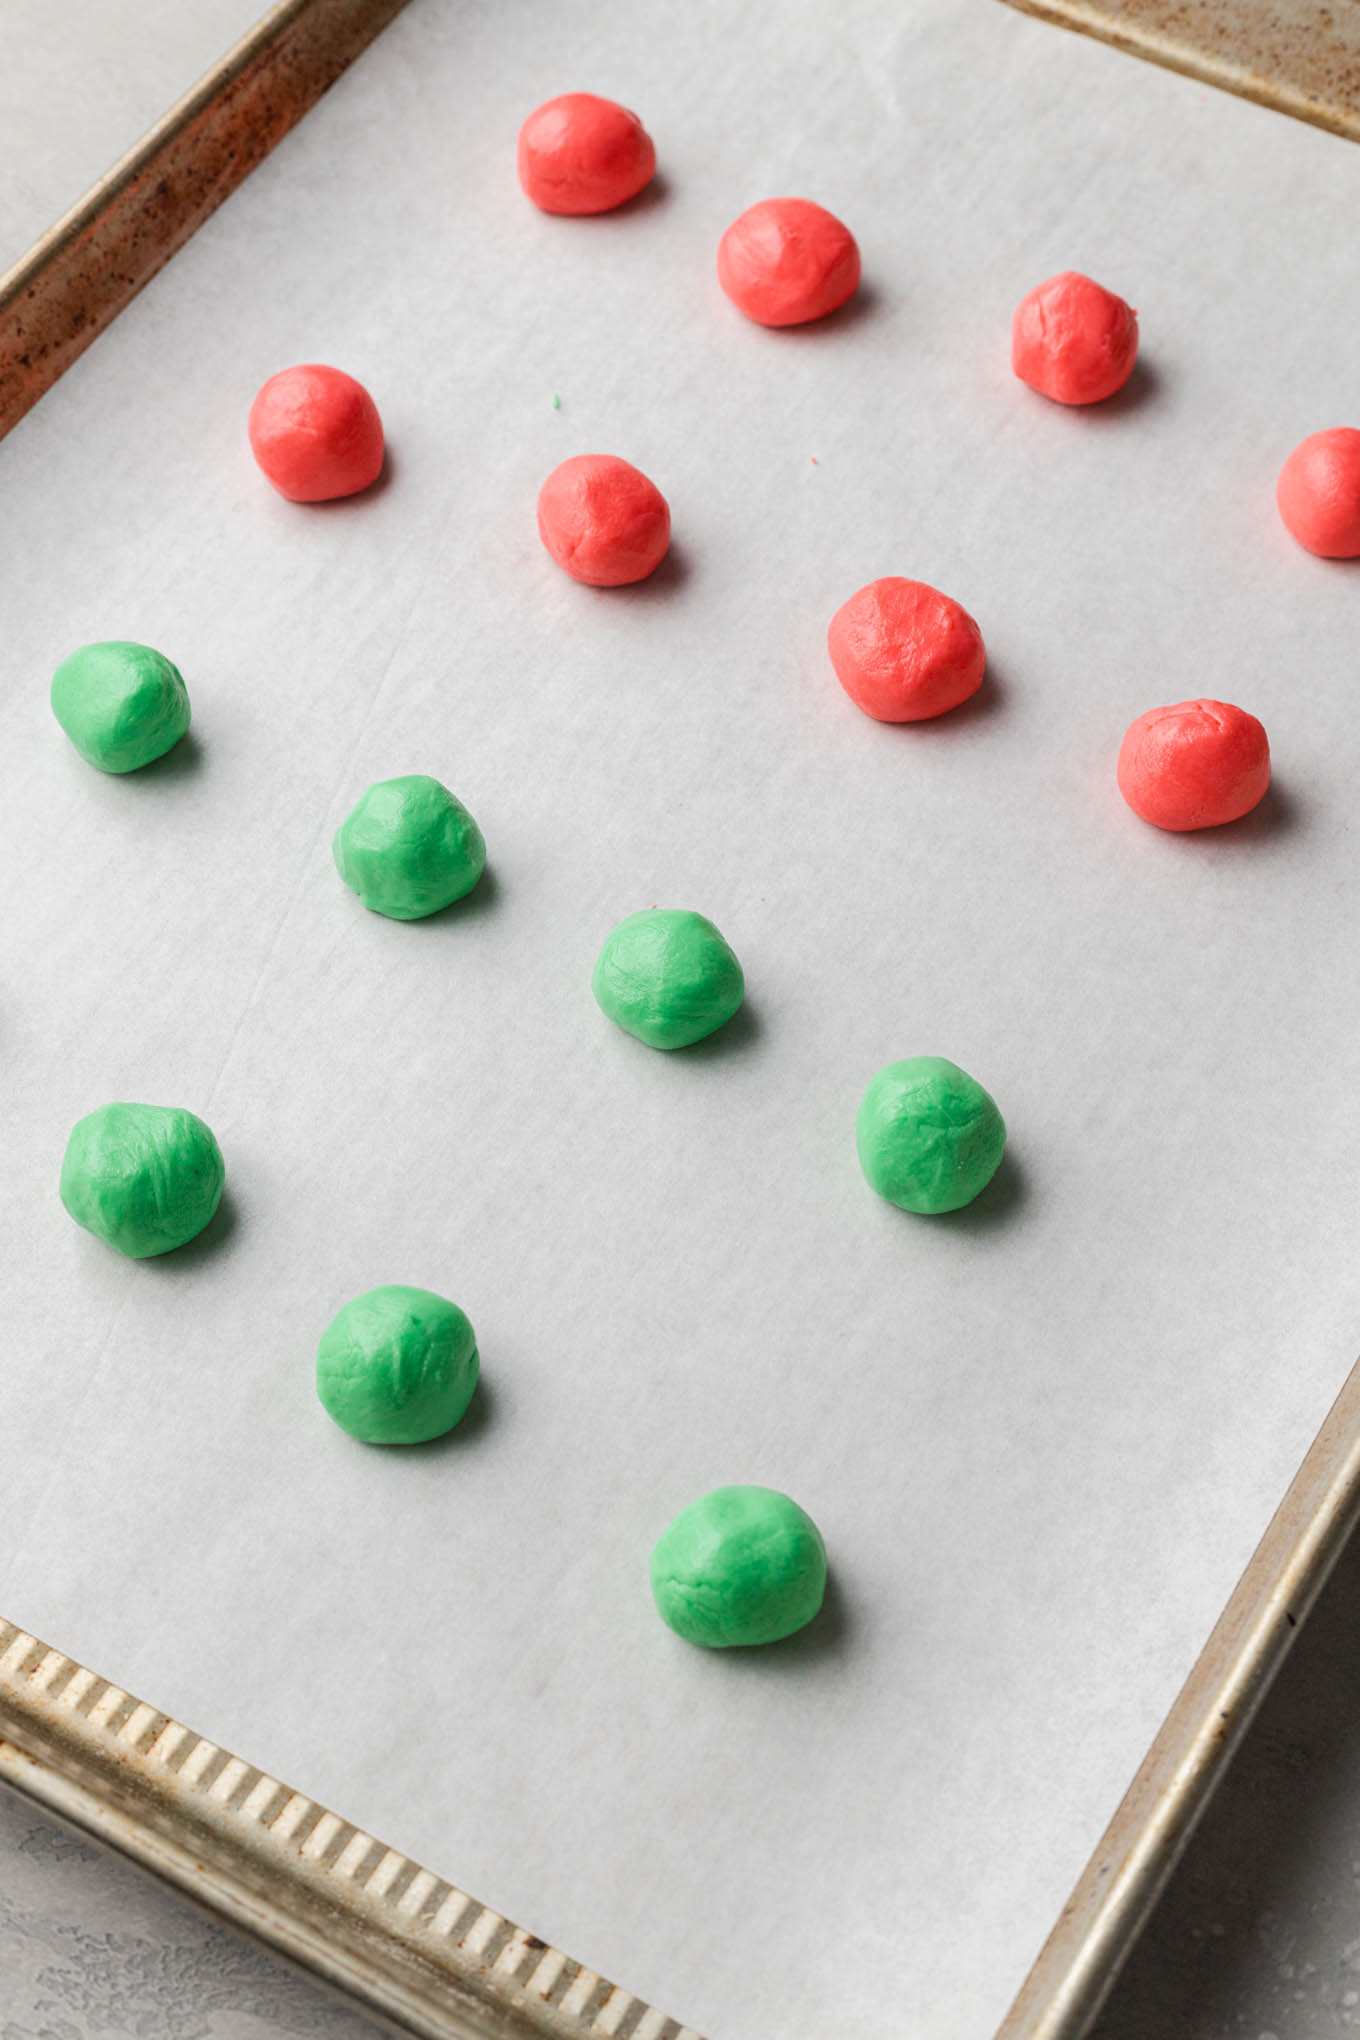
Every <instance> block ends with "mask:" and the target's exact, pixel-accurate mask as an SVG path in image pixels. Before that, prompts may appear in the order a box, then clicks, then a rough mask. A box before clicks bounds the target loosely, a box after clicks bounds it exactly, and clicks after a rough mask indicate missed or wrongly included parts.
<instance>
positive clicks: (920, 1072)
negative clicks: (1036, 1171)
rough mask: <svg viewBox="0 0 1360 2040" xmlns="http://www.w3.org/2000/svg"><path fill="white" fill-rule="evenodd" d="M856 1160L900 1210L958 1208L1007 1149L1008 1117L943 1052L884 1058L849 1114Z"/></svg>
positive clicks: (972, 1195) (969, 1200)
mask: <svg viewBox="0 0 1360 2040" xmlns="http://www.w3.org/2000/svg"><path fill="white" fill-rule="evenodd" d="M855 1141H856V1144H857V1145H858V1147H859V1164H860V1167H861V1168H862V1169H863V1171H864V1173H865V1175H866V1177H867V1178H868V1180H869V1181H870V1183H872V1185H873V1187H874V1189H875V1190H877V1192H878V1194H879V1196H880V1197H886V1198H887V1200H888V1202H889V1203H890V1204H900V1205H901V1206H902V1208H903V1210H904V1211H957V1210H958V1209H959V1208H960V1206H961V1205H964V1204H971V1203H972V1201H973V1199H974V1198H975V1197H976V1196H977V1194H978V1192H979V1191H980V1190H985V1189H986V1187H987V1185H988V1184H989V1183H990V1182H991V1180H992V1177H993V1176H994V1175H995V1174H996V1172H997V1169H998V1167H999V1166H1000V1162H1001V1157H1002V1155H1003V1154H1004V1153H1005V1149H1006V1122H1005V1121H1004V1120H1003V1119H1002V1117H1001V1114H1000V1113H999V1112H998V1111H997V1109H996V1105H995V1103H994V1101H993V1100H992V1099H991V1098H990V1097H989V1096H988V1094H987V1092H986V1091H984V1090H983V1088H982V1086H981V1084H980V1083H978V1081H977V1079H976V1077H970V1076H969V1075H968V1073H967V1071H966V1070H961V1069H960V1068H959V1066H958V1064H957V1063H952V1062H947V1061H946V1060H945V1058H944V1057H943V1056H942V1055H914V1056H909V1057H908V1058H907V1060H906V1061H905V1062H895V1063H889V1064H888V1065H887V1067H886V1068H885V1069H881V1070H880V1071H879V1072H878V1075H877V1076H876V1077H874V1078H873V1079H872V1081H871V1082H870V1085H869V1088H868V1090H867V1091H866V1092H865V1093H864V1097H863V1098H862V1100H861V1101H860V1108H859V1116H858V1118H857V1119H856V1121H855Z"/></svg>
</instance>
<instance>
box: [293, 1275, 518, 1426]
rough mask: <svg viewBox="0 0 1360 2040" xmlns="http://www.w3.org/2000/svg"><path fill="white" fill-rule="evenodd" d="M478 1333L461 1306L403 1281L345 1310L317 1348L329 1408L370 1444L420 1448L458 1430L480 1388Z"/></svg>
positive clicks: (320, 1384) (319, 1386)
mask: <svg viewBox="0 0 1360 2040" xmlns="http://www.w3.org/2000/svg"><path fill="white" fill-rule="evenodd" d="M478 1365H479V1363H478V1359H477V1338H476V1334H475V1333H474V1332H473V1329H472V1326H471V1325H470V1324H469V1323H468V1320H467V1318H466V1316H465V1315H464V1313H463V1312H462V1311H461V1310H459V1308H458V1306H457V1304H456V1303H450V1302H449V1300H448V1298H447V1297H445V1296H436V1295H435V1293H434V1291H433V1290H432V1289H408V1288H407V1287H406V1286H405V1285H404V1284H402V1283H400V1282H392V1283H388V1284H386V1285H385V1286H384V1287H383V1288H381V1289H366V1290H365V1291H364V1293H363V1295H362V1296H356V1297H355V1298H354V1300H353V1301H352V1302H351V1303H347V1304H346V1305H345V1307H344V1309H343V1310H341V1311H338V1312H337V1313H336V1315H335V1316H334V1317H333V1318H332V1319H331V1322H330V1323H329V1324H328V1325H327V1327H326V1329H325V1331H324V1332H323V1333H322V1335H321V1344H320V1345H319V1346H318V1347H317V1351H316V1392H317V1394H318V1395H319V1396H320V1398H321V1401H322V1404H323V1405H324V1407H325V1409H326V1411H327V1413H328V1414H329V1415H330V1416H332V1417H334V1419H335V1421H336V1423H337V1424H339V1426H340V1428H341V1429H342V1430H344V1431H348V1432H349V1434H350V1436H351V1438H362V1439H363V1441H364V1443H365V1444H366V1445H420V1444H423V1442H424V1441H425V1439H427V1438H441V1437H442V1436H443V1435H444V1433H445V1431H451V1430H452V1429H453V1427H454V1425H455V1424H456V1423H457V1422H458V1420H459V1418H460V1417H461V1416H462V1415H463V1414H464V1412H465V1411H466V1409H467V1406H468V1404H469V1403H470V1402H471V1401H472V1391H473V1390H474V1389H475V1388H476V1386H477V1373H478Z"/></svg>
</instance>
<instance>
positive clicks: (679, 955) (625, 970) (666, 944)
mask: <svg viewBox="0 0 1360 2040" xmlns="http://www.w3.org/2000/svg"><path fill="white" fill-rule="evenodd" d="M590 988H591V990H592V992H593V993H594V994H595V1002H596V1004H597V1005H598V1006H599V1008H600V1011H601V1012H602V1013H605V1014H607V1015H608V1017H609V1018H610V1019H611V1020H612V1021H614V1023H615V1025H616V1026H619V1027H622V1028H623V1029H624V1031H625V1032H626V1033H628V1034H634V1035H636V1036H637V1038H638V1040H639V1041H645V1042H646V1043H647V1046H648V1047H649V1048H664V1049H671V1048H688V1047H689V1045H690V1044H691V1042H695V1041H702V1040H703V1038H704V1036H705V1035H708V1034H713V1033H715V1032H716V1031H717V1029H718V1028H719V1027H723V1026H725V1025H726V1024H727V1022H728V1021H729V1020H730V1019H731V1018H732V1016H733V1014H734V1013H735V1012H736V1011H737V1009H738V1007H739V1006H740V1005H741V1002H742V999H743V998H744V997H745V994H746V980H745V978H744V976H743V974H742V968H741V965H740V964H739V963H738V961H737V959H736V957H735V956H734V955H733V953H732V951H731V949H730V948H729V947H728V945H727V943H726V942H725V941H724V940H723V938H722V936H721V935H720V934H719V933H718V931H717V929H716V928H715V927H714V925H713V923H712V922H711V921H707V920H705V919H704V916H703V915H702V914H692V913H688V912H685V911H684V910H683V909H680V908H676V907H650V908H647V909H646V910H644V911H643V912H642V913H640V914H630V915H629V916H628V919H627V920H626V921H620V922H619V924H618V926H617V927H616V928H613V929H611V931H610V933H609V934H608V935H607V936H606V937H605V942H604V947H603V948H602V949H601V951H600V954H599V958H598V960H597V962H596V964H595V972H594V976H593V977H592V979H591V985H590Z"/></svg>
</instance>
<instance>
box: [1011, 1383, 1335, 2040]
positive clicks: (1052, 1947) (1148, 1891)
mask: <svg viewBox="0 0 1360 2040" xmlns="http://www.w3.org/2000/svg"><path fill="white" fill-rule="evenodd" d="M1357 1515H1360V1363H1357V1365H1356V1366H1355V1367H1353V1368H1352V1369H1351V1372H1350V1374H1349V1375H1348V1376H1347V1379H1346V1385H1345V1387H1344V1388H1343V1389H1342V1391H1341V1393H1340V1395H1339V1396H1338V1397H1337V1399H1336V1402H1335V1403H1334V1404H1333V1405H1332V1408H1331V1410H1330V1412H1329V1413H1328V1416H1327V1421H1326V1422H1325V1423H1324V1424H1323V1426H1322V1429H1321V1430H1320V1431H1319V1432H1318V1435H1317V1437H1316V1438H1315V1439H1314V1441H1313V1444H1312V1446H1311V1448H1310V1450H1309V1453H1308V1456H1307V1458H1306V1459H1305V1460H1304V1462H1303V1465H1302V1466H1301V1467H1300V1468H1299V1470H1298V1473H1297V1474H1296V1475H1295V1476H1294V1479H1293V1480H1292V1481H1291V1483H1290V1485H1289V1490H1288V1492H1287V1493H1286V1495H1285V1498H1284V1500H1283V1501H1282V1502H1281V1504H1280V1506H1279V1508H1278V1509H1277V1510H1276V1511H1275V1514H1274V1516H1273V1517H1272V1519H1271V1522H1270V1526H1269V1528H1268V1529H1267V1531H1266V1534H1265V1536H1264V1537H1263V1538H1262V1539H1261V1542H1260V1543H1259V1545H1258V1546H1257V1547H1256V1550H1255V1552H1254V1553H1253V1554H1252V1558H1251V1562H1250V1564H1249V1565H1248V1566H1247V1569H1246V1571H1245V1572H1244V1573H1243V1575H1242V1577H1241V1579H1240V1580H1239V1581H1238V1583H1237V1587H1236V1589H1235V1590H1234V1593H1233V1596H1232V1599H1231V1600H1230V1601H1229V1603H1228V1605H1227V1607H1226V1608H1225V1609H1224V1611H1223V1613H1222V1615H1221V1616H1220V1618H1219V1620H1218V1623H1217V1625H1216V1627H1215V1629H1214V1632H1213V1634H1212V1636H1211V1637H1210V1638H1209V1641H1208V1643H1207V1644H1206V1645H1205V1647H1204V1649H1203V1650H1202V1651H1201V1652H1200V1655H1199V1657H1198V1659H1197V1660H1196V1662H1195V1666H1194V1669H1193V1670H1192V1671H1191V1673H1190V1676H1189V1678H1188V1679H1187V1680H1186V1682H1185V1685H1184V1686H1183V1687H1182V1689H1181V1692H1180V1694H1179V1695H1178V1697H1177V1699H1176V1702H1175V1705H1174V1706H1173V1707H1172V1709H1171V1712H1170V1713H1169V1714H1168V1716H1167V1718H1166V1720H1165V1722H1164V1723H1163V1725H1162V1729H1161V1732H1160V1733H1159V1735H1158V1737H1157V1740H1156V1742H1154V1744H1153V1745H1152V1748H1151V1749H1150V1750H1149V1752H1148V1754H1147V1756H1146V1758H1145V1759H1144V1761H1143V1765H1142V1768H1141V1769H1140V1770H1139V1772H1138V1775H1137V1777H1136V1778H1135V1779H1134V1781H1133V1783H1132V1785H1131V1786H1130V1787H1129V1789H1128V1791H1127V1792H1126V1793H1125V1795H1124V1798H1123V1801H1122V1803H1121V1804H1120V1807H1119V1810H1118V1811H1117V1813H1116V1814H1115V1816H1114V1819H1113V1820H1112V1821H1111V1822H1110V1825H1109V1827H1108V1828H1107V1829H1106V1831H1105V1834H1104V1835H1103V1836H1102V1838H1101V1842H1100V1846H1099V1848H1098V1849H1097V1850H1096V1852H1095V1854H1094V1856H1092V1858H1091V1860H1090V1862H1089V1863H1088V1864H1087V1866H1086V1869H1085V1870H1084V1871H1083V1873H1082V1876H1081V1879H1080V1881H1079V1883H1078V1884H1077V1888H1076V1890H1075V1891H1074V1892H1073V1893H1072V1896H1071V1898H1070V1899H1069V1901H1068V1903H1067V1906H1066V1908H1065V1910H1064V1912H1063V1914H1062V1917H1061V1919H1060V1920H1059V1921H1058V1924H1057V1926H1056V1927H1055V1928H1054V1929H1053V1932H1052V1933H1051V1934H1050V1935H1049V1937H1048V1940H1047V1942H1046V1943H1045V1945H1044V1948H1043V1950H1042V1952H1041V1954H1040V1956H1039V1959H1038V1961H1037V1962H1036V1963H1035V1965H1034V1968H1033V1969H1032V1970H1031V1971H1030V1974H1029V1978H1028V1980H1027V1981H1026V1983H1025V1986H1024V1988H1023V1989H1022V1991H1021V1992H1020V1995H1019V1997H1018V1998H1017V1999H1016V2001H1015V2003H1014V2005H1013V2006H1012V2007H1011V2010H1010V2012H1009V2014H1008V2016H1007V2018H1006V2021H1005V2024H1004V2025H1003V2026H1002V2028H1001V2030H1000V2032H999V2033H998V2034H997V2036H996V2040H1080V2036H1081V2035H1082V2034H1083V2033H1085V2032H1086V2031H1087V2029H1088V2028H1089V2026H1090V2024H1091V2022H1092V2020H1093V2019H1094V2018H1095V2016H1096V2013H1097V2012H1098V2011H1099V2009H1100V2007H1101V2004H1102V2003H1103V2001H1104V1999H1105V1996H1106V1994H1107V1993H1108V1991H1109V1989H1110V1986H1111V1984H1112V1983H1113V1982H1114V1979H1115V1977H1116V1976H1117V1975H1118V1973H1119V1969H1120V1965H1121V1964H1122V1963H1123V1961H1124V1958H1125V1957H1126V1956H1127V1955H1128V1953H1129V1951H1130V1950H1131V1948H1132V1946H1133V1944H1134V1942H1135V1940H1136V1939H1137V1937H1138V1934H1139V1931H1140V1929H1141V1928H1142V1927H1143V1925H1144V1923H1145V1922H1146V1920H1147V1917H1148V1915H1149V1913H1150V1912H1151V1911H1152V1908H1153V1906H1154V1905H1155V1903H1156V1901H1157V1898H1158V1896H1159V1894H1160V1892H1161V1890H1162V1887H1163V1886H1164V1885H1165V1883H1166V1880H1167V1879H1168V1877H1169V1876H1170V1875H1171V1872H1172V1870H1173V1869H1174V1868H1175V1865H1176V1862H1177V1860H1178V1858H1179V1857H1180V1854H1181V1852H1182V1850H1183V1849H1184V1847H1185V1844H1186V1843H1187V1841H1188V1840H1189V1839H1190V1835H1191V1833H1192V1832H1193V1830H1194V1827H1195V1823H1196V1822H1197V1821H1198V1819H1199V1817H1200V1815H1201V1814H1202V1813H1203V1811H1204V1809H1205V1807H1206V1806H1207V1805H1208V1803H1209V1800H1210V1798H1211V1797H1212V1795H1213V1792H1214V1788H1215V1786H1216V1785H1217V1784H1218V1783H1219V1781H1220V1779H1221V1778H1222V1776H1223V1773H1224V1772H1225V1771H1226V1770H1227V1768H1228V1764H1229V1762H1230V1761H1231V1758H1232V1755H1233V1752H1234V1751H1235V1750H1236V1748H1237V1746H1238V1744H1239V1743H1240V1741H1241V1739H1242V1737H1243V1735H1244V1734H1245V1733H1246V1730H1247V1728H1248V1726H1249V1724H1250V1722H1251V1719H1252V1716H1253V1715H1254V1714H1255V1712H1256V1710H1257V1708H1258V1707H1259V1706H1260V1704H1261V1701H1262V1700H1263V1699H1264V1698H1265V1695H1266V1692H1267V1690H1268V1689H1269V1686H1270V1683H1271V1681H1272V1679H1273V1678H1274V1677H1275V1674H1276V1672H1278V1670H1279V1669H1280V1666H1281V1665H1282V1664H1283V1663H1284V1660H1285V1658H1286V1656H1287V1655H1288V1652H1289V1649H1290V1646H1291V1644H1292V1643H1293V1642H1294V1639H1295V1637H1296V1636H1297V1634H1298V1630H1299V1627H1300V1625H1301V1624H1302V1622H1303V1619H1304V1617H1305V1615H1306V1614H1307V1613H1308V1610H1309V1609H1310V1608H1311V1607H1312V1605H1313V1602H1314V1601H1315V1600H1316V1598H1317V1596H1318V1594H1319V1592H1320V1591H1321V1589H1322V1587H1323V1585H1324V1583H1325V1581H1326V1579H1327V1576H1328V1574H1329V1573H1330V1572H1331V1570H1332V1567H1333V1565H1334V1564H1335V1563H1336V1560H1337V1558H1338V1557H1339V1556H1340V1554H1341V1551H1342V1549H1343V1547H1344V1545H1345V1543H1346V1539H1347V1538H1348V1536H1349V1535H1350V1533H1351V1530H1352V1528H1353V1527H1354V1525H1355V1522H1356V1518H1357Z"/></svg>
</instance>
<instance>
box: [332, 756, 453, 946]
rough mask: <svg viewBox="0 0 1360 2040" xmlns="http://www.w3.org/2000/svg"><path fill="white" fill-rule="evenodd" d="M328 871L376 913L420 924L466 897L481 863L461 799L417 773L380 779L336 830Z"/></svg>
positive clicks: (421, 773)
mask: <svg viewBox="0 0 1360 2040" xmlns="http://www.w3.org/2000/svg"><path fill="white" fill-rule="evenodd" d="M332 848H333V850H334V854H335V868H336V870H337V871H338V872H339V874H340V876H341V878H343V879H344V881H345V884H346V885H347V886H348V887H349V888H350V890H351V891H352V892H357V893H358V895H359V898H360V899H361V900H362V901H363V903H364V905H365V906H366V907H369V908H371V909H372V911H373V912H374V913H375V914H386V915H388V916H389V918H390V919H392V920H394V921H420V920H423V919H424V917H425V915H426V914H437V913H438V912H439V910H440V908H441V907H447V906H451V905H452V904H453V902H454V901H455V900H461V899H462V897H463V894H464V893H469V892H471V891H472V888H473V886H474V885H476V883H477V881H478V879H479V878H480V877H481V875H482V871H483V868H484V866H485V864H486V844H485V842H484V841H483V839H482V832H481V830H480V829H479V828H478V827H477V824H476V823H475V822H474V821H473V819H472V816H471V815H470V814H469V813H468V811H467V809H466V808H465V807H464V806H463V803H462V801H461V800H455V798H454V796H453V795H452V794H451V793H450V792H449V789H448V788H447V786H441V785H440V784H439V781H438V780H437V779H431V778H429V777H428V776H427V774H425V773H424V772H411V773H408V774H407V775H406V777H405V778H404V779H380V780H379V781H378V783H377V785H376V786H370V787H369V789H368V792H367V793H366V794H364V796H363V797H362V799H361V800H360V801H359V802H358V803H357V805H356V806H355V807H354V808H352V809H351V811H350V813H349V814H348V815H347V816H346V818H345V820H344V821H343V822H342V823H341V824H340V827H339V828H338V829H337V830H336V832H335V842H334V844H333V845H332Z"/></svg>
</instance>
